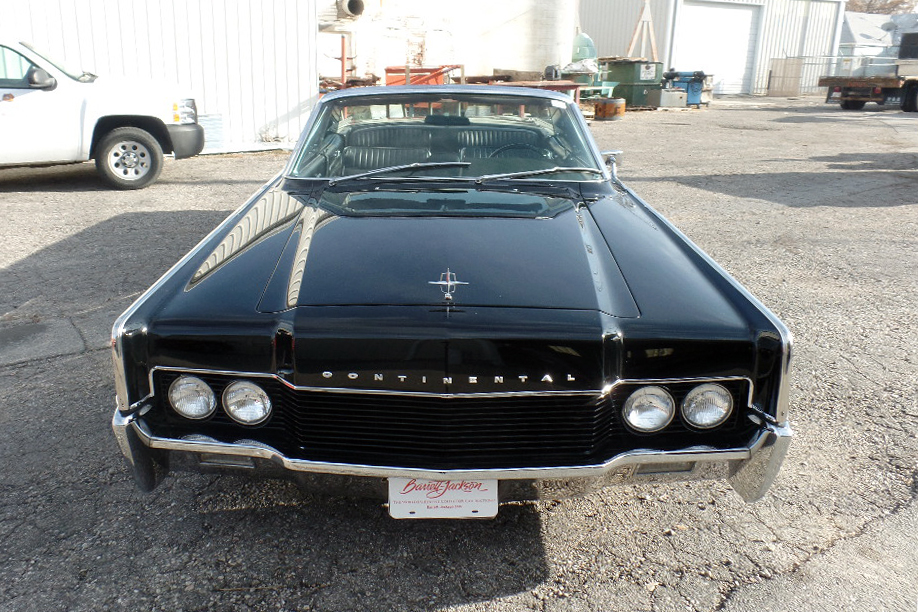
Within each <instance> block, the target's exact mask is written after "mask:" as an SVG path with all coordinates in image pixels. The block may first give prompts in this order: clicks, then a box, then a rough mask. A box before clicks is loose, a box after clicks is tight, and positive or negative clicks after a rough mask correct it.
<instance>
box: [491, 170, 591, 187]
mask: <svg viewBox="0 0 918 612" xmlns="http://www.w3.org/2000/svg"><path fill="white" fill-rule="evenodd" d="M555 172H589V173H591V174H599V175H602V170H597V169H596V168H578V167H573V168H572V167H567V166H555V167H554V168H543V169H542V170H522V171H520V172H505V173H503V174H485V175H484V176H479V177H478V178H477V179H475V182H476V183H477V184H479V185H480V184H481V183H483V182H485V181H494V180H497V179H515V178H526V177H528V176H538V175H540V174H554V173H555Z"/></svg>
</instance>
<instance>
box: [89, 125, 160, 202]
mask: <svg viewBox="0 0 918 612" xmlns="http://www.w3.org/2000/svg"><path fill="white" fill-rule="evenodd" d="M162 169H163V149H162V147H160V146H159V143H158V142H157V141H156V139H155V138H153V136H151V135H150V133H149V132H145V131H144V130H141V129H139V128H133V127H123V128H116V129H114V130H112V131H111V132H109V133H108V134H106V135H105V136H104V137H103V138H102V140H101V141H99V144H98V146H97V147H96V170H98V171H99V174H101V175H102V179H103V180H105V182H106V183H108V184H109V185H111V186H112V187H114V188H115V189H141V188H143V187H146V186H147V185H149V184H150V183H152V182H153V181H155V180H156V178H157V177H158V176H159V173H160V172H162Z"/></svg>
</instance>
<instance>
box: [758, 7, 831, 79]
mask: <svg viewBox="0 0 918 612" xmlns="http://www.w3.org/2000/svg"><path fill="white" fill-rule="evenodd" d="M766 7H767V12H766V19H765V23H764V24H763V28H762V35H761V36H760V47H759V54H758V57H759V59H758V63H757V66H756V78H755V89H754V93H765V92H766V91H767V89H768V68H769V64H770V62H771V60H772V59H775V58H777V59H783V58H788V57H814V56H830V55H836V53H837V47H836V45H837V44H838V32H839V28H840V27H841V22H842V19H843V17H844V10H845V4H844V2H839V1H837V0H768V2H767V3H766ZM802 70H803V72H802V74H801V79H802V82H803V83H809V82H812V83H813V84H815V82H816V81H817V80H818V79H819V76H820V74H819V72H820V71H822V70H824V67H823V66H820V65H817V64H814V63H806V64H805V65H804V66H803V69H802Z"/></svg>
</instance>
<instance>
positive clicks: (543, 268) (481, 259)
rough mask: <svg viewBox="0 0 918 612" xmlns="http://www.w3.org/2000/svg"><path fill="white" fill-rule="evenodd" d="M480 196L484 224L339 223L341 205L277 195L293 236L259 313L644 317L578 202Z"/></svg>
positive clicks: (386, 218)
mask: <svg viewBox="0 0 918 612" xmlns="http://www.w3.org/2000/svg"><path fill="white" fill-rule="evenodd" d="M471 193H472V192H470V195H469V197H468V200H467V201H471V200H474V201H475V202H476V210H477V211H479V212H478V214H474V215H473V214H469V211H468V210H464V209H462V207H461V206H460V207H459V208H458V211H456V210H453V211H452V212H443V213H440V214H437V215H434V216H431V215H429V214H426V213H425V214H424V215H423V216H421V215H413V214H406V213H403V214H394V215H392V214H386V215H379V214H338V213H339V212H340V210H337V211H336V208H337V206H336V202H337V201H328V200H327V199H326V198H321V199H319V200H314V199H313V200H310V199H308V198H302V197H291V196H285V195H283V194H284V192H273V194H272V195H271V197H272V198H273V199H274V205H273V206H272V207H271V208H272V209H277V210H283V211H286V215H284V214H282V215H281V216H287V217H288V218H289V219H290V220H291V221H292V229H291V231H290V234H289V237H288V239H287V241H286V244H285V246H284V249H283V251H282V252H281V254H280V256H279V259H278V263H277V266H276V268H275V270H274V272H273V274H272V277H271V279H270V281H269V282H268V285H267V288H266V290H265V293H264V296H263V298H262V300H261V301H260V304H259V310H260V311H262V312H279V311H282V310H286V309H289V308H293V307H309V306H413V305H422V306H442V307H447V306H448V307H451V308H463V307H471V306H481V307H505V308H549V309H567V310H591V311H601V312H605V313H607V314H610V315H613V316H616V317H636V316H638V314H639V312H638V309H637V306H636V305H635V303H634V299H633V298H632V296H631V293H630V291H629V290H628V287H627V285H626V283H625V281H624V278H623V277H622V274H621V272H620V270H619V269H618V266H617V264H616V262H615V259H614V257H613V256H612V253H611V251H610V250H609V249H608V248H607V247H606V245H605V242H604V240H603V238H602V235H601V233H600V232H599V230H598V228H597V227H596V225H595V222H594V221H593V219H592V217H591V216H590V215H589V214H588V213H585V212H584V211H580V210H578V209H577V206H576V205H577V202H576V201H574V200H570V199H565V198H557V197H549V196H538V195H533V194H521V193H507V192H500V193H497V192H495V193H490V194H489V193H481V192H474V195H471ZM393 197H397V194H396V195H393V194H392V193H387V194H385V195H382V196H379V198H380V200H379V201H380V202H383V201H391V200H392V198H393ZM462 198H463V196H462V194H461V193H460V194H456V193H451V194H450V196H449V198H448V200H449V201H451V202H457V201H459V202H461V201H464V200H463V199H462ZM285 199H286V200H287V201H286V202H282V201H283V200H285ZM291 201H292V202H295V203H293V204H291ZM361 205H362V206H365V207H367V208H369V209H371V210H372V209H373V206H374V202H373V201H372V199H371V200H370V201H367V198H366V197H364V198H363V199H362V200H361ZM482 210H484V211H487V212H484V213H482V212H480V211H482Z"/></svg>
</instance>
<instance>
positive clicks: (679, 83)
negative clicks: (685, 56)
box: [663, 70, 708, 107]
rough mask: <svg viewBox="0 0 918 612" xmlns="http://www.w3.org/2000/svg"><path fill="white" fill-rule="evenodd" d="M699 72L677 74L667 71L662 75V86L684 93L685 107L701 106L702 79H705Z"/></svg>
mask: <svg viewBox="0 0 918 612" xmlns="http://www.w3.org/2000/svg"><path fill="white" fill-rule="evenodd" d="M707 76H708V75H706V74H705V73H704V72H702V71H701V70H696V71H695V72H677V71H675V70H668V71H667V72H664V73H663V86H664V87H671V88H674V89H682V90H684V91H685V104H686V106H699V107H700V106H701V104H702V102H701V92H702V91H703V90H704V79H705V77H707Z"/></svg>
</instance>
